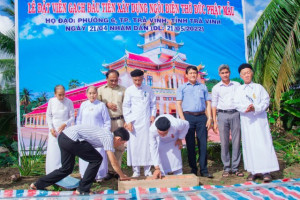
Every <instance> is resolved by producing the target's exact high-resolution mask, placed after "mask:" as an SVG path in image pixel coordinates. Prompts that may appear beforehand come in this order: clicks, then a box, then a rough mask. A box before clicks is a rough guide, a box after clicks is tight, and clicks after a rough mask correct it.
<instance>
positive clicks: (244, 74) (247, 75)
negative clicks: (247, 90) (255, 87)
mask: <svg viewBox="0 0 300 200" xmlns="http://www.w3.org/2000/svg"><path fill="white" fill-rule="evenodd" d="M240 77H241V79H243V81H244V83H245V84H249V83H251V81H252V78H253V71H252V70H251V69H250V68H245V69H242V70H241V72H240Z"/></svg>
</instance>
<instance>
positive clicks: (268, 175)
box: [263, 173, 272, 183]
mask: <svg viewBox="0 0 300 200" xmlns="http://www.w3.org/2000/svg"><path fill="white" fill-rule="evenodd" d="M263 181H264V182H265V183H268V182H271V181H272V176H271V175H270V174H269V173H267V174H264V175H263Z"/></svg>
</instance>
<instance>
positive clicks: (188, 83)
mask: <svg viewBox="0 0 300 200" xmlns="http://www.w3.org/2000/svg"><path fill="white" fill-rule="evenodd" d="M186 84H187V85H193V84H192V83H190V82H189V81H188V82H187V83H186ZM195 85H200V83H199V82H198V81H196V83H195Z"/></svg>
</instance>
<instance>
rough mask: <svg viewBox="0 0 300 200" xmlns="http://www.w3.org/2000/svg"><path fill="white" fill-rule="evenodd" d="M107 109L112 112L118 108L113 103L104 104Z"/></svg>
mask: <svg viewBox="0 0 300 200" xmlns="http://www.w3.org/2000/svg"><path fill="white" fill-rule="evenodd" d="M106 106H107V108H109V109H111V110H112V111H117V109H118V106H117V105H116V104H114V103H109V102H108V103H106Z"/></svg>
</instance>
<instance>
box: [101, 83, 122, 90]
mask: <svg viewBox="0 0 300 200" xmlns="http://www.w3.org/2000/svg"><path fill="white" fill-rule="evenodd" d="M104 87H105V88H110V89H118V88H119V87H120V86H119V85H117V86H116V87H114V88H111V87H109V85H108V84H106V85H105V86H104Z"/></svg>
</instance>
